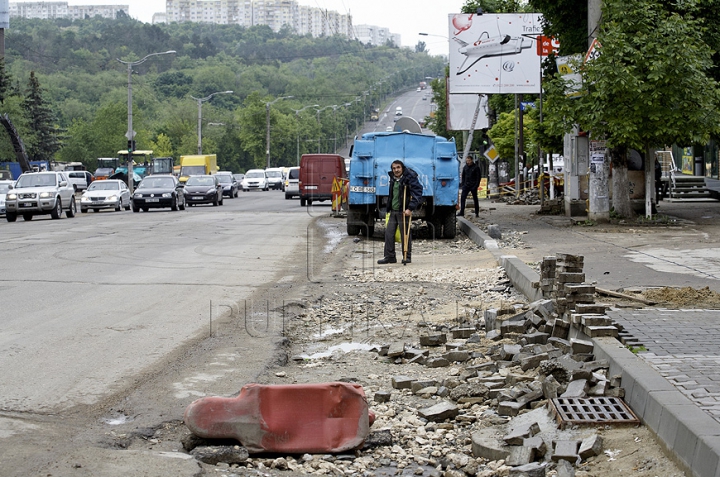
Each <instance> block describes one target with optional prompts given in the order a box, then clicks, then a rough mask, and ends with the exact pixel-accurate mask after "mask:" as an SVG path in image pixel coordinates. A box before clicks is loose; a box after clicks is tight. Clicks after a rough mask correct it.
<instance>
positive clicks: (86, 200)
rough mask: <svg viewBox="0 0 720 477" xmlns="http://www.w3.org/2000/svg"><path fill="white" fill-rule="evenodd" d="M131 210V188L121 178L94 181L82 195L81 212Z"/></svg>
mask: <svg viewBox="0 0 720 477" xmlns="http://www.w3.org/2000/svg"><path fill="white" fill-rule="evenodd" d="M123 208H124V209H125V210H130V190H129V189H128V186H127V185H126V184H125V183H124V182H123V181H121V180H115V179H105V180H100V181H93V182H92V183H91V184H90V186H89V187H88V188H87V190H86V191H85V192H83V195H81V196H80V212H87V211H88V210H91V209H92V210H93V211H94V212H97V211H99V210H100V209H113V210H115V211H116V212H120V210H121V209H123Z"/></svg>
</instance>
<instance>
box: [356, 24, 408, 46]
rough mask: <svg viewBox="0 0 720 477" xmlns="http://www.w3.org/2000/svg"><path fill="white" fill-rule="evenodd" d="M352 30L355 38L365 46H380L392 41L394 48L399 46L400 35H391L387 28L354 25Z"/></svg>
mask: <svg viewBox="0 0 720 477" xmlns="http://www.w3.org/2000/svg"><path fill="white" fill-rule="evenodd" d="M353 30H355V35H354V36H355V38H356V39H357V40H358V41H359V42H360V43H363V44H365V45H367V44H370V45H373V46H380V45H384V44H385V43H386V42H387V41H388V40H392V42H393V43H394V44H395V45H396V46H400V35H399V34H396V33H391V32H390V30H389V29H388V28H382V27H379V26H375V25H355V26H354V27H353Z"/></svg>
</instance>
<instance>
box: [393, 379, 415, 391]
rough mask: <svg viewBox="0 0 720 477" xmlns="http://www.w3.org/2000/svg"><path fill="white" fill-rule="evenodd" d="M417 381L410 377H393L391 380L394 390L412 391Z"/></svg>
mask: <svg viewBox="0 0 720 477" xmlns="http://www.w3.org/2000/svg"><path fill="white" fill-rule="evenodd" d="M414 381H415V379H413V378H410V377H408V376H393V377H392V379H391V380H390V382H391V384H392V387H393V389H411V388H412V383H413V382H414Z"/></svg>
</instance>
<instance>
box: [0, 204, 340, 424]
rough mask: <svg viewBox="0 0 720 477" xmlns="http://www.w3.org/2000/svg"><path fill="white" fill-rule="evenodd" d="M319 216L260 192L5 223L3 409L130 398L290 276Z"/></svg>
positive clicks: (0, 358)
mask: <svg viewBox="0 0 720 477" xmlns="http://www.w3.org/2000/svg"><path fill="white" fill-rule="evenodd" d="M317 210H319V211H321V212H322V213H324V214H327V213H328V212H329V206H323V205H322V204H321V205H319V206H318V209H317ZM310 211H312V209H310ZM311 218H312V213H308V211H306V210H305V208H301V207H300V206H299V202H298V201H297V200H293V201H287V200H284V194H283V193H282V192H280V191H268V192H262V191H255V192H248V193H241V194H240V195H239V197H238V198H236V199H228V198H226V199H225V205H224V206H221V207H220V206H219V207H212V206H195V207H189V208H187V210H185V211H177V212H171V211H170V210H169V209H157V210H152V209H151V211H150V212H140V213H132V212H125V211H123V212H110V211H103V212H99V213H86V214H80V213H78V214H77V216H76V217H75V218H66V217H65V215H64V214H63V218H62V219H61V220H52V219H50V217H49V216H47V217H36V218H35V219H33V220H32V221H31V222H24V221H22V220H20V221H18V222H16V223H7V222H5V221H4V220H2V221H0V243H1V244H2V246H1V247H0V269H1V270H2V271H1V272H0V277H2V278H0V302H1V303H2V312H0V313H1V316H0V323H1V327H0V369H2V370H3V371H2V373H0V389H2V393H0V410H1V411H2V412H4V413H8V412H10V413H38V414H50V413H56V412H62V411H63V410H66V409H69V408H72V407H74V406H77V405H88V404H93V403H95V402H97V401H99V400H100V399H102V398H104V397H106V396H107V395H109V394H112V393H114V392H118V391H120V390H122V389H123V388H125V387H126V386H128V385H129V384H130V383H131V382H132V380H133V378H134V376H136V375H137V374H138V373H139V372H141V371H142V370H143V369H145V368H147V367H148V366H151V365H152V364H153V363H156V362H158V361H161V360H162V359H163V358H164V357H166V356H168V355H169V354H170V353H172V352H173V351H175V350H176V349H178V348H179V347H182V346H183V344H184V343H186V342H187V341H188V340H190V339H192V338H193V337H196V336H198V335H199V334H203V333H207V332H208V331H209V326H210V320H211V313H214V314H215V318H216V319H218V318H219V315H221V314H222V313H227V311H228V310H231V309H233V307H235V309H237V306H238V305H237V304H238V303H242V302H243V301H244V300H246V299H247V298H249V297H250V296H251V294H252V292H253V291H254V290H255V289H256V288H257V287H260V286H262V285H263V284H267V283H270V282H274V281H277V280H279V279H281V278H283V277H284V279H287V274H286V273H285V272H284V271H285V269H286V267H287V266H288V265H289V262H288V260H289V258H291V257H295V256H297V255H298V251H300V255H303V254H304V251H305V248H306V236H307V233H306V230H307V226H308V224H309V222H310V220H311ZM296 270H297V272H298V273H299V269H296ZM3 422H4V421H3V419H2V415H0V436H2V435H3V432H4V431H3ZM7 432H9V431H8V429H5V433H7Z"/></svg>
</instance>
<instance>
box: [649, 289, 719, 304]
mask: <svg viewBox="0 0 720 477" xmlns="http://www.w3.org/2000/svg"><path fill="white" fill-rule="evenodd" d="M643 298H645V299H646V300H651V301H654V302H657V303H658V304H660V305H663V306H672V307H678V308H706V309H718V308H720V293H717V292H714V291H712V290H710V288H709V287H705V288H701V289H699V290H698V289H695V288H692V287H684V288H671V287H663V288H653V289H650V290H646V291H645V292H644V293H643Z"/></svg>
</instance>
